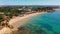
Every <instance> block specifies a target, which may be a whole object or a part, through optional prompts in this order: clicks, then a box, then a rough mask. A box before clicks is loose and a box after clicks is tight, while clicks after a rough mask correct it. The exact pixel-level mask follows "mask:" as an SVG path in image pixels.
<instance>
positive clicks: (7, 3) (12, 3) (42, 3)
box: [0, 0, 60, 5]
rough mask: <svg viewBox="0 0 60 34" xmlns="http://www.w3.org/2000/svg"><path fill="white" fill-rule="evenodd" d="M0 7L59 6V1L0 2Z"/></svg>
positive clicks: (16, 0)
mask: <svg viewBox="0 0 60 34" xmlns="http://www.w3.org/2000/svg"><path fill="white" fill-rule="evenodd" d="M0 5H60V0H0Z"/></svg>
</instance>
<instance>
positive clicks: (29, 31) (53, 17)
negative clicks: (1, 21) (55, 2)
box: [20, 10, 60, 34]
mask: <svg viewBox="0 0 60 34" xmlns="http://www.w3.org/2000/svg"><path fill="white" fill-rule="evenodd" d="M20 28H22V29H23V30H24V32H25V33H26V34H60V10H56V11H55V12H49V13H45V14H40V15H37V16H34V17H32V18H31V19H29V20H28V21H26V23H25V24H23V25H22V26H21V27H20Z"/></svg>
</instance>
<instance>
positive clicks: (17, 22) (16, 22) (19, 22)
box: [0, 12, 46, 34]
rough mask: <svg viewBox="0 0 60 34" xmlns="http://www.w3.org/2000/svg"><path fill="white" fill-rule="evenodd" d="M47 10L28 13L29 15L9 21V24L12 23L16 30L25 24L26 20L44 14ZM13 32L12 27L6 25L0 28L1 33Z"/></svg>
mask: <svg viewBox="0 0 60 34" xmlns="http://www.w3.org/2000/svg"><path fill="white" fill-rule="evenodd" d="M44 13H46V12H41V13H32V14H28V15H25V16H23V17H19V16H18V17H16V18H13V19H11V20H10V21H9V25H12V26H13V27H14V28H13V29H12V30H15V29H17V28H18V27H19V26H21V25H23V24H24V22H26V21H27V20H28V19H30V18H32V17H33V16H36V15H38V14H44ZM10 32H11V29H10V28H7V27H4V28H3V29H2V30H0V34H4V33H10Z"/></svg>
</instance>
